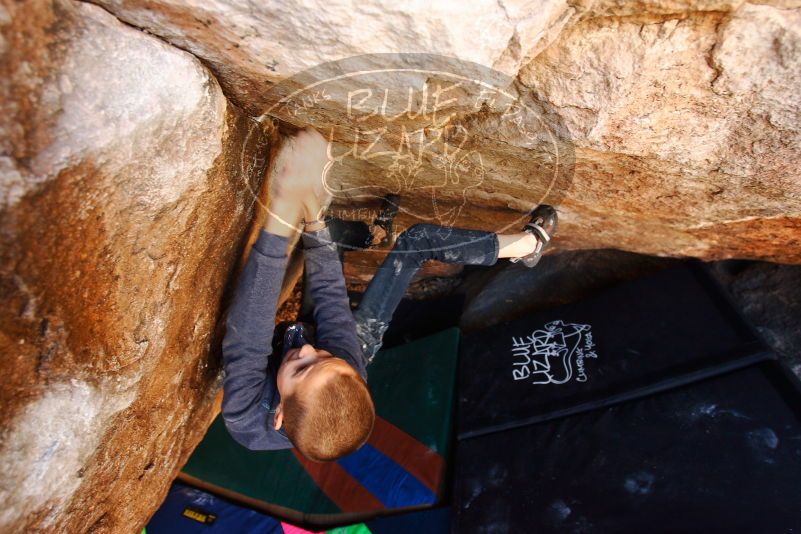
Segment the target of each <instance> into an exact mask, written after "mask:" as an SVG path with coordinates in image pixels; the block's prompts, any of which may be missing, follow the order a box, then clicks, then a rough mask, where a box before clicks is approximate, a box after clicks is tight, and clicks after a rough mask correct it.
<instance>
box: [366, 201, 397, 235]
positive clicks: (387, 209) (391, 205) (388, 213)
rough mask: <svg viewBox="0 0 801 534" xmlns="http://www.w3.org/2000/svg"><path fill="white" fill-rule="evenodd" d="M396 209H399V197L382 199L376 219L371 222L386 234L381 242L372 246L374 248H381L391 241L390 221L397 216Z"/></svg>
mask: <svg viewBox="0 0 801 534" xmlns="http://www.w3.org/2000/svg"><path fill="white" fill-rule="evenodd" d="M398 208H400V195H387V196H385V197H384V200H383V201H382V202H381V209H380V211H379V212H378V217H376V218H375V220H374V221H373V225H374V226H378V227H379V228H381V229H383V230H384V232H386V234H385V235H384V238H383V239H381V241H379V242H378V243H373V244H372V245H373V246H374V247H383V246H384V245H386V244H388V243H389V242H390V241H392V221H393V220H394V219H395V215H397V214H398Z"/></svg>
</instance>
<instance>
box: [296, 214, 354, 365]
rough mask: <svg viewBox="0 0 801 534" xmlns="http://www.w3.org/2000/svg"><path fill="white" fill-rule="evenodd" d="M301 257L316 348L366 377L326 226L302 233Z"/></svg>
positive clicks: (337, 262)
mask: <svg viewBox="0 0 801 534" xmlns="http://www.w3.org/2000/svg"><path fill="white" fill-rule="evenodd" d="M303 256H304V261H305V267H306V273H307V277H306V281H307V284H308V285H307V287H306V288H305V290H306V291H309V292H310V293H311V297H312V301H313V302H314V323H315V325H316V327H317V334H316V338H317V343H316V346H317V348H320V349H324V350H327V351H328V352H330V353H331V354H333V355H334V356H339V357H340V358H343V359H345V360H346V361H347V362H348V363H350V364H351V365H352V366H353V367H354V368H355V369H356V370H357V371H358V372H359V374H360V375H361V376H362V377H363V378H365V379H366V377H367V372H366V370H365V361H364V356H363V355H362V350H361V345H360V344H359V340H358V338H357V337H356V322H355V321H354V320H353V314H352V313H351V310H350V301H349V299H348V293H347V290H346V288H345V278H344V276H343V275H342V264H341V263H340V261H339V255H338V254H337V250H336V246H335V244H334V243H332V242H331V236H330V234H329V233H328V229H327V228H326V229H322V230H318V231H316V232H307V233H305V234H304V235H303Z"/></svg>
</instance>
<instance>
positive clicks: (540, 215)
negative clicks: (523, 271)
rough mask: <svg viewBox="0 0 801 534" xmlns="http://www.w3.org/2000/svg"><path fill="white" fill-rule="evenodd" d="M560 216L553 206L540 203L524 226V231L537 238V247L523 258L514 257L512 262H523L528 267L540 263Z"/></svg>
mask: <svg viewBox="0 0 801 534" xmlns="http://www.w3.org/2000/svg"><path fill="white" fill-rule="evenodd" d="M558 221H559V216H558V215H557V214H556V210H555V209H554V208H553V206H549V205H547V204H540V205H539V206H537V207H536V208H534V211H532V212H531V219H530V220H529V222H528V224H526V225H525V226H524V227H523V231H524V232H526V233H529V234H531V235H533V236H534V237H536V238H537V247H536V248H535V249H534V252H532V253H531V254H529V255H528V256H523V257H522V258H514V259H512V262H514V263H517V262H519V261H522V262H523V265H525V266H526V267H529V268H531V267H534V266H535V265H537V263H539V261H540V258H541V257H542V253H543V252H544V251H545V249H546V248H547V247H548V244H549V243H550V241H551V237H552V236H553V235H554V233H556V225H557V223H558Z"/></svg>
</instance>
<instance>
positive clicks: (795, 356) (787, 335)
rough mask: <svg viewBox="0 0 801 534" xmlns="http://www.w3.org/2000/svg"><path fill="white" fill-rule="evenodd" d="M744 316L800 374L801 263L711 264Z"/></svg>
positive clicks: (730, 262)
mask: <svg viewBox="0 0 801 534" xmlns="http://www.w3.org/2000/svg"><path fill="white" fill-rule="evenodd" d="M711 272H712V273H713V274H714V276H715V277H716V278H717V280H718V282H720V283H721V284H722V285H723V286H724V287H725V288H726V290H727V291H728V292H729V295H730V296H731V298H732V301H733V302H734V303H735V305H736V306H737V307H738V308H739V309H740V311H741V312H742V313H743V315H744V316H745V318H746V319H748V321H749V322H750V323H751V324H752V325H753V326H754V327H756V329H757V330H758V331H759V333H760V334H761V335H762V337H763V338H764V339H765V341H766V342H767V343H768V345H770V347H771V348H772V349H773V350H774V351H776V353H777V354H778V355H779V356H780V357H781V358H782V359H783V360H784V361H785V362H786V363H787V364H788V365H789V366H790V367H791V368H792V370H793V372H795V374H796V375H798V377H799V378H801V354H799V351H798V347H801V267H798V266H796V265H776V264H774V263H765V262H742V261H734V260H732V261H723V262H716V263H714V264H713V265H712V266H711Z"/></svg>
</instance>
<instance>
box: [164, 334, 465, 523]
mask: <svg viewBox="0 0 801 534" xmlns="http://www.w3.org/2000/svg"><path fill="white" fill-rule="evenodd" d="M458 345H459V331H458V329H456V328H452V329H449V330H445V331H443V332H440V333H438V334H435V335H433V336H429V337H426V338H423V339H420V340H417V341H415V342H413V343H409V344H406V345H403V346H399V347H394V348H392V349H388V350H382V351H381V352H379V354H378V355H377V356H376V358H375V360H374V361H373V363H372V364H371V365H370V367H369V368H368V386H369V388H370V391H371V393H372V395H373V400H374V402H375V407H376V414H377V420H376V427H375V430H374V431H373V434H372V435H371V437H370V440H368V443H367V444H366V445H365V446H364V447H362V448H361V449H360V450H359V451H357V452H355V453H353V454H352V455H349V456H346V457H344V458H342V459H340V460H338V461H337V462H331V463H322V464H321V463H313V462H309V461H307V460H305V459H302V458H301V457H300V456H299V455H298V454H296V453H295V451H293V450H283V451H251V450H248V449H246V448H245V447H243V446H241V445H239V444H238V443H236V442H235V441H234V440H233V439H232V438H231V437H230V435H229V434H228V432H227V431H226V429H225V426H224V424H223V421H222V418H221V417H219V416H218V417H217V418H216V419H215V421H214V422H213V423H212V425H211V426H210V427H209V429H208V431H207V433H206V436H205V437H204V438H203V440H202V441H201V442H200V444H199V445H198V447H197V448H196V449H195V451H194V453H193V454H192V456H191V457H190V458H189V461H188V462H187V464H186V466H185V467H184V469H183V472H182V475H181V477H180V478H181V479H182V480H184V481H185V482H189V483H191V484H194V485H197V486H200V487H202V488H204V489H207V490H210V491H212V492H215V493H217V494H220V495H222V496H224V497H227V498H229V499H233V500H235V501H237V502H240V503H242V504H246V505H248V506H251V507H253V508H257V509H260V510H263V511H266V512H269V513H272V514H274V515H279V516H283V517H285V518H287V519H290V520H292V521H295V522H301V523H306V524H309V525H320V524H336V523H340V522H346V521H353V520H354V519H359V518H367V517H373V516H376V515H381V514H385V513H388V512H390V511H397V510H407V509H414V508H424V507H428V506H432V505H434V504H436V503H437V502H438V501H439V496H440V492H441V489H442V481H443V479H444V475H445V467H446V465H447V459H448V453H449V445H450V439H451V428H452V425H451V420H452V411H453V399H454V385H455V375H456V362H457V354H458Z"/></svg>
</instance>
